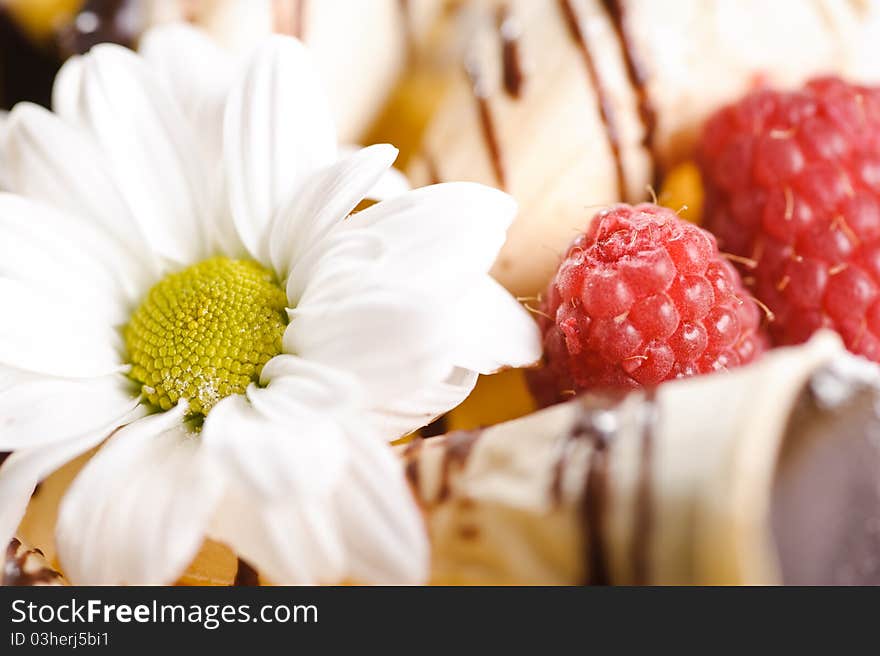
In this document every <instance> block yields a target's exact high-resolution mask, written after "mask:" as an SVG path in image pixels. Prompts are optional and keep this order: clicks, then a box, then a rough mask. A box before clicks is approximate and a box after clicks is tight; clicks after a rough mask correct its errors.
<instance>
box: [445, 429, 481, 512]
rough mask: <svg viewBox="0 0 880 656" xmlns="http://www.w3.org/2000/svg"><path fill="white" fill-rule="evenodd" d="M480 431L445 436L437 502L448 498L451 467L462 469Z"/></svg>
mask: <svg viewBox="0 0 880 656" xmlns="http://www.w3.org/2000/svg"><path fill="white" fill-rule="evenodd" d="M479 434H480V431H456V432H454V433H450V434H449V435H447V436H446V444H445V445H444V447H445V451H444V453H443V468H442V470H441V473H440V491H439V493H438V494H437V501H438V502H443V501H446V499H448V498H449V495H450V493H451V489H450V485H449V483H450V480H449V479H450V476H451V473H452V467H453V466H455V467H456V468H458V469H463V468H464V466H465V464H466V463H467V459H468V456H469V455H470V454H471V449H472V448H473V446H474V442H475V441H476V439H477V436H478V435H479Z"/></svg>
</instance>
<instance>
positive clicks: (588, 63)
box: [559, 0, 626, 198]
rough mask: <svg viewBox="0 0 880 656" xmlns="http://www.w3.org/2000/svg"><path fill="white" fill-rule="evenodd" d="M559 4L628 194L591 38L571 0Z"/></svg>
mask: <svg viewBox="0 0 880 656" xmlns="http://www.w3.org/2000/svg"><path fill="white" fill-rule="evenodd" d="M559 6H560V9H561V11H562V16H563V17H564V18H565V23H566V25H567V26H568V31H569V33H570V34H571V37H572V38H573V39H574V41H575V43H576V44H577V46H578V50H579V51H580V53H581V57H582V58H583V60H584V66H585V67H586V69H587V74H588V75H589V78H590V83H591V84H592V86H593V88H594V89H595V91H596V98H597V99H598V101H599V115H600V116H601V117H602V123H603V125H604V126H605V134H606V135H607V136H608V144H609V145H610V146H611V153H612V155H613V156H614V167H615V171H616V172H617V188H618V195H619V196H620V197H621V198H622V197H624V196H626V174H625V172H624V170H623V160H622V159H621V154H620V136H619V135H618V131H617V123H616V121H615V118H614V110H613V107H612V105H611V99H610V98H609V96H608V93H607V91H606V89H605V86H604V85H603V84H602V80H601V79H600V78H599V72H598V71H597V70H596V64H595V63H594V62H593V56H592V54H591V53H590V44H589V40H588V39H587V35H586V34H585V33H584V31H583V30H582V29H581V24H580V21H579V20H578V16H577V13H576V11H575V8H574V6H573V5H572V3H571V0H559Z"/></svg>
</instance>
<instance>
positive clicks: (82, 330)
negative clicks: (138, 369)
mask: <svg viewBox="0 0 880 656" xmlns="http://www.w3.org/2000/svg"><path fill="white" fill-rule="evenodd" d="M0 307H2V308H3V313H2V314H0V364H2V365H6V366H9V367H13V368H16V369H23V370H25V371H31V372H35V373H42V374H46V375H49V376H64V377H70V378H92V377H97V376H104V375H107V374H112V373H116V372H118V371H120V369H121V366H122V362H121V356H120V353H121V350H122V347H121V338H120V335H119V334H118V333H117V332H116V331H115V330H114V329H113V327H112V326H110V325H107V324H106V323H102V322H101V321H100V320H98V319H96V318H95V317H92V316H91V315H90V314H89V313H88V308H83V307H80V306H77V305H76V304H74V303H71V302H69V301H68V300H67V299H64V298H60V297H55V296H52V295H49V294H47V293H45V292H43V291H41V290H39V289H37V288H35V287H33V286H30V285H27V284H25V283H21V282H18V281H14V280H10V279H8V278H0Z"/></svg>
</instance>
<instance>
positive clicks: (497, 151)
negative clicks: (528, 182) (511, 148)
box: [465, 62, 507, 189]
mask: <svg viewBox="0 0 880 656" xmlns="http://www.w3.org/2000/svg"><path fill="white" fill-rule="evenodd" d="M465 72H466V73H467V75H468V78H469V79H470V83H471V91H473V94H474V99H475V100H476V101H477V112H478V113H479V117H480V127H481V129H482V135H483V140H484V141H485V143H486V148H487V150H488V151H489V159H490V161H491V163H492V170H493V172H494V173H495V179H496V180H497V181H498V185H499V186H500V187H501V188H502V189H504V188H505V187H506V186H507V179H506V178H507V176H506V175H505V170H504V162H503V158H502V154H501V144H500V143H499V141H498V133H497V131H496V129H495V120H494V118H493V117H492V110H491V108H490V107H489V93H488V91H487V90H486V88H485V84H484V83H483V79H482V76H481V73H480V70H479V68H478V67H477V64H476V62H467V63H466V65H465Z"/></svg>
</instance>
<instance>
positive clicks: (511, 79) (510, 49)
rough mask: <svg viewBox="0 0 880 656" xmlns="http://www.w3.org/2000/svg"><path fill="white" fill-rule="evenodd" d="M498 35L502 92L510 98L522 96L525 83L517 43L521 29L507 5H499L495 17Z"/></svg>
mask: <svg viewBox="0 0 880 656" xmlns="http://www.w3.org/2000/svg"><path fill="white" fill-rule="evenodd" d="M496 24H497V26H498V35H499V36H500V37H501V67H502V72H503V74H504V90H505V91H507V94H508V95H509V96H511V97H512V98H519V97H520V96H521V95H522V87H523V83H524V82H525V75H524V73H523V67H522V61H521V59H520V51H519V50H520V48H519V41H520V35H521V33H522V28H521V26H520V24H519V20H518V19H517V18H516V16H514V14H513V12H512V11H511V10H510V6H509V5H506V4H505V5H501V6H500V7H499V8H498V14H497V16H496Z"/></svg>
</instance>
